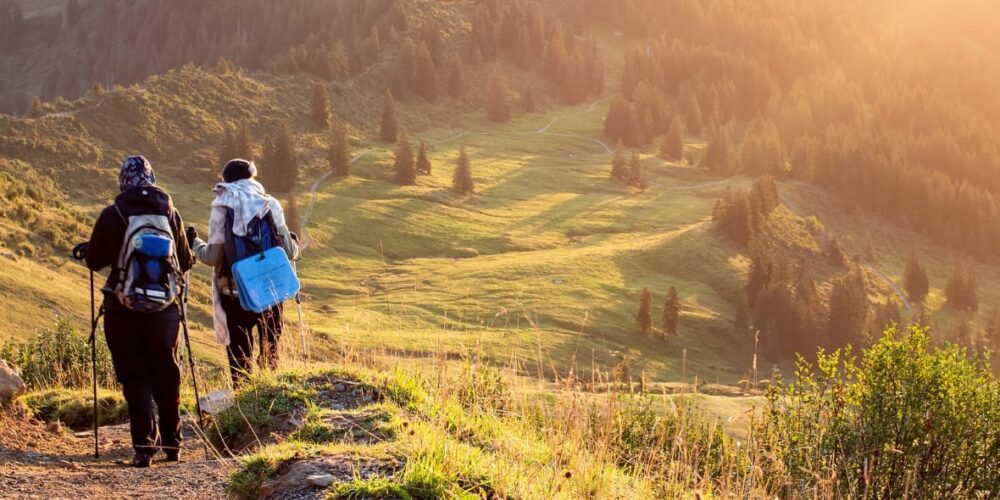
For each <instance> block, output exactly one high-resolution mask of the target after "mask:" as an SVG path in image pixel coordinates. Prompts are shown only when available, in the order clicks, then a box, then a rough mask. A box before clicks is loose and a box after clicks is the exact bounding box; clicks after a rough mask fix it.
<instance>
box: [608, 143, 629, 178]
mask: <svg viewBox="0 0 1000 500" xmlns="http://www.w3.org/2000/svg"><path fill="white" fill-rule="evenodd" d="M611 178H612V179H618V180H620V181H622V182H628V164H627V162H626V160H625V149H624V148H623V147H622V144H621V142H620V141H619V143H618V147H617V148H615V156H614V158H612V159H611Z"/></svg>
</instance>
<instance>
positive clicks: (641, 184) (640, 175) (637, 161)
mask: <svg viewBox="0 0 1000 500" xmlns="http://www.w3.org/2000/svg"><path fill="white" fill-rule="evenodd" d="M628 185H629V186H632V187H635V188H639V189H641V190H643V191H645V190H646V188H647V187H649V181H648V180H647V179H646V173H645V172H643V171H642V159H641V158H640V157H639V154H638V153H635V154H633V155H632V159H631V160H629V162H628Z"/></svg>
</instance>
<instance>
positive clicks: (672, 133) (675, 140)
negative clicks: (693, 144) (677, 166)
mask: <svg viewBox="0 0 1000 500" xmlns="http://www.w3.org/2000/svg"><path fill="white" fill-rule="evenodd" d="M660 155H661V156H663V159H664V160H669V161H678V162H679V161H683V160H684V124H682V123H681V119H680V118H679V117H676V116H675V117H674V120H673V122H671V124H670V129H669V130H667V135H666V136H665V137H664V138H663V144H662V146H661V151H660Z"/></svg>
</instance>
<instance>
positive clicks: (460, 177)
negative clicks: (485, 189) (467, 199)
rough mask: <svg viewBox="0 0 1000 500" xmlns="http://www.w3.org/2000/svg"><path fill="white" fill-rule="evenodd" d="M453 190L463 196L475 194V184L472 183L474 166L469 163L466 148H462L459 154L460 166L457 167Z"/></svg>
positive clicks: (453, 178) (453, 179)
mask: <svg viewBox="0 0 1000 500" xmlns="http://www.w3.org/2000/svg"><path fill="white" fill-rule="evenodd" d="M452 189H454V190H455V192H456V193H458V194H461V195H469V194H472V193H474V192H475V183H474V182H473V181H472V166H471V165H470V163H469V156H468V155H467V154H466V153H465V146H462V148H461V149H460V150H459V152H458V164H457V165H456V167H455V175H454V177H452Z"/></svg>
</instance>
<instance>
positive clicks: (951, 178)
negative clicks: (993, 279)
mask: <svg viewBox="0 0 1000 500" xmlns="http://www.w3.org/2000/svg"><path fill="white" fill-rule="evenodd" d="M970 3H975V2H974V0H960V1H959V5H956V6H952V5H949V4H948V3H946V2H930V3H928V5H927V6H926V8H927V9H928V11H929V12H933V13H934V15H935V16H936V17H931V16H928V18H933V19H936V20H937V24H934V25H932V26H928V27H927V29H926V30H924V31H922V32H920V31H919V30H914V29H912V27H911V26H897V25H895V24H892V23H894V22H895V20H891V19H890V20H886V19H884V17H885V16H884V15H882V14H881V12H882V11H881V10H880V9H882V8H885V6H886V5H896V6H897V7H898V8H899V9H908V8H911V6H907V5H904V4H903V2H898V1H895V0H886V1H884V2H883V1H879V2H848V3H847V4H844V5H841V4H838V5H837V6H836V7H834V6H832V5H831V4H825V3H822V2H811V1H808V0H789V1H788V2H783V3H782V8H780V9H776V8H774V5H773V2H769V1H767V0H749V1H739V2H738V1H734V0H722V1H720V0H680V1H677V2H661V1H657V0H581V1H580V2H575V3H574V5H575V9H576V10H577V12H578V16H579V17H581V18H583V19H588V20H589V21H590V22H594V23H603V24H607V25H610V26H612V27H613V28H615V29H617V30H620V31H621V32H622V33H623V34H624V36H627V37H630V38H632V39H633V40H639V41H640V43H639V44H637V45H638V46H637V47H635V48H634V49H632V50H630V51H629V52H628V54H627V55H626V57H625V61H624V66H623V73H622V77H621V96H620V97H619V98H618V99H617V100H616V101H615V102H613V103H612V105H611V108H610V110H609V112H608V115H607V119H606V122H605V133H606V135H607V136H608V137H609V138H610V139H611V140H612V141H619V140H621V141H623V142H624V144H625V145H626V146H629V147H639V146H645V145H649V144H653V143H656V142H660V143H661V144H667V145H668V146H669V145H670V144H676V131H671V129H672V128H675V127H674V124H675V123H677V122H680V124H681V125H682V126H683V130H684V133H686V134H690V135H694V136H697V137H700V138H703V139H705V140H706V142H707V143H708V145H707V147H706V149H705V151H704V152H703V153H702V154H701V155H700V157H699V158H696V159H693V160H695V161H697V162H698V163H700V164H701V165H703V166H704V167H705V168H708V169H712V170H716V171H718V172H720V173H726V174H731V173H742V174H749V175H763V174H769V175H772V176H775V177H777V178H795V179H800V180H806V181H811V182H815V183H817V184H819V185H821V186H824V187H826V188H828V189H830V190H831V191H833V192H835V193H837V194H839V195H840V196H841V197H842V198H843V199H845V200H846V201H847V202H849V203H854V204H857V205H859V206H862V207H865V208H866V209H868V210H871V211H873V212H875V213H877V214H879V215H881V216H883V217H885V218H887V219H889V220H892V221H894V222H895V223H897V224H898V225H900V226H903V227H906V228H909V229H912V230H914V231H917V232H920V233H922V234H925V235H927V236H929V237H930V238H932V239H934V240H935V241H937V242H939V243H941V244H944V245H948V246H950V247H952V248H955V249H958V250H962V251H966V252H968V253H971V254H972V255H974V256H976V257H978V258H986V257H996V256H998V255H1000V205H998V200H997V196H998V195H1000V133H998V132H1000V125H998V124H1000V95H998V94H997V93H996V92H995V91H993V90H992V89H991V87H990V84H989V83H988V82H991V81H995V80H996V79H997V78H998V77H1000V59H998V58H996V57H995V56H987V55H986V54H985V53H982V52H979V51H977V50H976V49H974V48H972V47H973V46H974V45H975V43H979V44H981V46H983V47H989V48H991V49H1000V43H997V42H996V40H994V39H992V38H989V37H985V36H982V35H981V34H982V33H985V32H989V30H988V29H986V28H984V26H993V25H995V24H997V23H995V22H994V21H992V20H990V19H975V18H972V17H971V16H970V15H969V14H968V13H967V12H963V9H962V8H961V6H964V5H965V4H970ZM970 7H974V6H970ZM974 11H975V9H973V8H970V9H968V12H974ZM991 23H992V24H991ZM886 24H892V26H893V27H894V28H898V30H897V31H896V32H895V33H893V34H892V35H885V33H886V29H887V28H886V26H885V25H886ZM818 27H822V28H818ZM993 28H1000V26H993ZM921 33H923V34H921ZM928 33H930V34H934V37H933V39H934V43H933V44H928V43H927V42H926V41H925V40H924V37H925V36H926V35H927V34H928ZM952 35H956V36H952ZM963 37H969V38H970V39H972V40H974V41H975V43H970V44H963V43H961V42H958V40H961V39H964V38H963ZM859 47H865V50H863V51H862V50H860V49H857V48H859ZM899 54H908V55H914V57H910V56H900V55H899ZM970 65H974V66H975V68H976V71H969V67H970ZM665 149H670V148H665ZM674 154H676V153H674ZM956 221H960V222H958V223H956Z"/></svg>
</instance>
